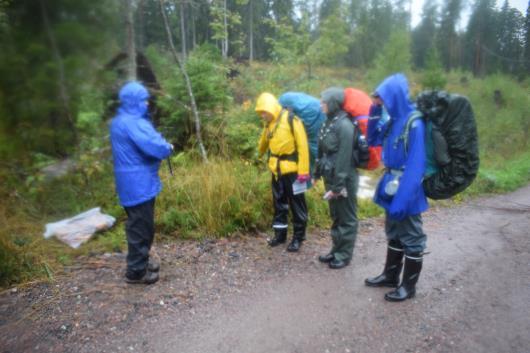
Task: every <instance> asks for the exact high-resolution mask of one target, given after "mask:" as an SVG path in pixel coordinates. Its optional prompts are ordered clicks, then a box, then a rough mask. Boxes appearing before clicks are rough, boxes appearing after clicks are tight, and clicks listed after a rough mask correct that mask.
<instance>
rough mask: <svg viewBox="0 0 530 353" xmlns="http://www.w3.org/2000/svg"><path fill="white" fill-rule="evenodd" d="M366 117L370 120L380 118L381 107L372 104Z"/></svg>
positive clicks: (381, 113)
mask: <svg viewBox="0 0 530 353" xmlns="http://www.w3.org/2000/svg"><path fill="white" fill-rule="evenodd" d="M368 115H369V116H370V117H371V118H375V117H381V115H383V106H382V105H380V104H372V105H371V106H370V112H369V113H368Z"/></svg>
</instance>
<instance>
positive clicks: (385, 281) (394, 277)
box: [364, 240, 404, 288]
mask: <svg viewBox="0 0 530 353" xmlns="http://www.w3.org/2000/svg"><path fill="white" fill-rule="evenodd" d="M403 254H404V252H403V248H402V246H401V243H400V242H399V241H396V240H391V241H389V242H388V248H387V252H386V263H385V268H384V269H383V273H381V274H380V275H379V276H376V277H370V278H367V279H365V280H364V284H366V285H367V286H369V287H393V288H395V287H397V286H398V285H399V275H400V274H401V268H402V267H403Z"/></svg>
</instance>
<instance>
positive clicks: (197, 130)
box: [159, 0, 208, 163]
mask: <svg viewBox="0 0 530 353" xmlns="http://www.w3.org/2000/svg"><path fill="white" fill-rule="evenodd" d="M159 1H160V12H161V13H162V18H163V19H164V26H165V27H166V35H167V41H168V43H169V47H170V49H171V52H172V54H173V58H174V59H175V61H176V62H177V65H178V67H179V69H180V72H181V73H182V76H184V81H185V82H186V89H187V91H188V96H189V98H190V102H191V110H192V112H193V117H194V119H195V134H196V137H197V143H198V144H199V151H200V153H201V156H202V159H203V161H204V162H206V163H208V156H207V154H206V149H205V148H204V144H203V143H202V137H201V120H200V118H199V112H198V110H197V104H196V103H195V97H194V95H193V90H192V87H191V82H190V78H189V76H188V73H187V71H186V68H185V67H184V64H183V63H182V60H180V58H179V56H178V54H177V50H176V49H175V45H174V44H173V38H172V37H171V29H170V28H169V22H168V20H167V14H166V10H165V9H164V0H159Z"/></svg>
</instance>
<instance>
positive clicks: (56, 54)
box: [39, 0, 79, 145]
mask: <svg viewBox="0 0 530 353" xmlns="http://www.w3.org/2000/svg"><path fill="white" fill-rule="evenodd" d="M39 3H40V8H41V14H42V21H43V23H44V30H45V31H46V35H47V36H48V40H49V41H50V45H51V47H52V53H53V58H54V60H55V63H56V65H57V73H58V77H57V80H58V84H59V99H60V100H61V105H62V109H63V113H64V114H65V116H66V119H67V120H68V123H69V125H70V128H71V129H72V134H73V136H74V143H75V144H76V145H77V144H78V143H79V136H78V134H77V129H76V127H75V122H74V119H73V117H72V112H71V111H70V97H69V95H68V89H67V88H66V79H65V73H64V62H63V57H62V55H61V52H60V50H59V46H58V45H57V41H56V39H55V35H54V34H53V31H52V28H51V25H50V19H49V18H48V12H47V11H46V6H45V5H44V0H39Z"/></svg>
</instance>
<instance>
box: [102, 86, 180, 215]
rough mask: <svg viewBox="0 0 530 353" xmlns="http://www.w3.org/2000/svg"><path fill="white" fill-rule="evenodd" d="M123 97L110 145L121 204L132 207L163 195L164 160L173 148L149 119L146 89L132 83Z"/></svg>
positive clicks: (111, 126)
mask: <svg viewBox="0 0 530 353" xmlns="http://www.w3.org/2000/svg"><path fill="white" fill-rule="evenodd" d="M119 98H120V107H119V108H118V114H117V115H116V116H115V117H114V118H113V119H112V121H111V124H110V142H111V145H112V157H113V160H114V176H115V182H116V191H117V192H118V196H119V199H120V204H121V205H122V206H124V207H131V206H136V205H139V204H141V203H143V202H146V201H149V200H150V199H152V198H153V197H155V196H156V195H158V194H159V193H160V191H161V190H162V183H161V182H160V178H159V176H158V169H159V167H160V161H161V160H163V159H164V158H167V157H168V156H169V155H170V154H171V151H172V146H171V144H169V143H168V142H167V141H166V140H164V138H163V137H162V136H161V135H160V134H159V133H158V132H157V131H156V130H155V128H154V127H153V124H152V123H151V121H150V120H149V115H148V113H147V99H148V98H149V93H148V92H147V89H145V87H144V86H142V85H141V84H140V83H138V82H129V83H127V84H125V86H123V87H122V89H121V90H120V94H119Z"/></svg>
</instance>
